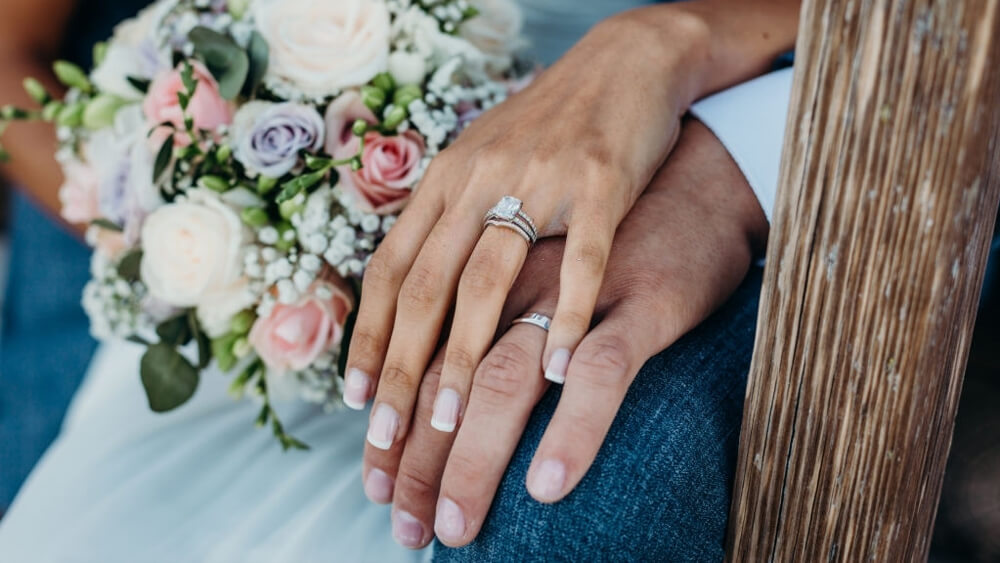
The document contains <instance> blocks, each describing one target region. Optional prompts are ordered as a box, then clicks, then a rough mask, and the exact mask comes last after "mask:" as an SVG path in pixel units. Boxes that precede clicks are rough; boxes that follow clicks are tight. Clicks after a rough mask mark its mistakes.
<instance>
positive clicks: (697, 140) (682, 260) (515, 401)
mask: <svg viewBox="0 0 1000 563" xmlns="http://www.w3.org/2000/svg"><path fill="white" fill-rule="evenodd" d="M766 229H767V223H766V221H765V219H764V215H763V211H762V210H761V209H760V206H759V205H758V203H757V201H756V198H755V197H754V195H753V193H752V191H751V190H750V187H749V186H748V185H747V184H746V181H745V180H744V179H743V176H742V174H741V173H740V171H739V169H738V168H737V166H736V164H735V163H734V162H733V161H732V159H731V158H730V157H729V155H728V154H727V153H726V151H725V149H724V148H723V147H722V145H721V144H720V143H719V142H718V140H717V139H715V137H714V136H713V135H712V134H711V133H710V132H709V131H708V130H707V129H705V127H704V126H702V125H701V124H699V123H697V122H692V123H689V124H686V125H685V127H684V134H683V135H682V137H681V140H680V142H679V144H678V147H677V148H676V149H675V152H674V155H673V156H672V157H671V159H670V161H668V163H667V164H666V165H665V166H664V167H663V168H662V169H661V171H660V172H659V173H658V174H657V176H656V178H655V179H654V180H653V182H652V184H651V185H650V187H649V188H648V190H647V191H646V192H645V193H644V194H643V196H642V198H641V199H640V200H639V201H638V203H637V204H636V206H635V208H634V209H633V210H632V212H631V213H630V214H629V215H628V217H627V218H626V219H625V221H624V222H623V223H622V226H621V229H620V230H619V231H618V234H617V235H616V238H615V241H614V248H613V253H612V256H611V260H610V262H609V264H608V271H607V275H606V276H605V278H604V285H603V287H602V289H601V293H600V298H599V300H598V306H597V319H598V320H597V324H596V326H594V327H593V328H592V329H591V330H590V331H589V333H588V334H587V335H586V338H584V339H583V341H582V343H581V344H580V346H579V347H578V348H577V351H576V354H575V355H574V357H573V360H572V362H570V364H569V370H568V374H567V377H566V384H565V389H564V390H563V392H562V396H561V398H560V401H559V406H558V409H557V410H556V412H555V414H554V416H553V418H552V420H551V422H550V423H549V425H548V429H547V431H546V433H545V435H544V437H543V439H542V441H541V444H540V445H539V447H538V451H537V452H536V454H535V458H534V460H533V462H532V465H531V468H530V470H529V472H528V482H527V487H528V491H529V492H530V493H531V495H532V496H533V497H534V498H536V499H538V500H540V501H542V502H555V501H557V500H559V499H561V498H563V497H564V496H565V495H567V494H568V493H569V492H570V491H571V490H572V489H573V488H574V487H575V486H576V484H577V483H578V482H579V481H580V479H581V478H582V477H583V475H584V473H586V471H587V469H588V467H589V466H590V464H591V463H592V462H593V460H594V458H595V456H596V454H597V451H598V449H599V448H600V446H601V443H602V442H603V440H604V437H605V435H606V433H607V431H608V428H609V427H610V426H611V422H612V421H613V419H614V417H615V415H616V413H617V411H618V408H619V405H620V404H621V402H622V400H623V398H624V396H625V393H626V391H627V390H628V388H629V385H630V384H631V382H632V379H633V378H634V377H635V375H636V373H637V372H638V370H639V368H640V367H641V366H642V365H643V364H644V363H645V362H646V360H647V359H648V358H649V357H651V356H653V355H655V354H656V353H658V352H659V351H661V350H663V349H664V348H666V347H668V346H669V345H671V344H672V343H673V342H674V341H675V340H676V339H677V338H679V337H680V336H681V335H683V334H684V333H685V332H687V331H688V330H690V329H691V328H693V327H694V326H695V325H697V324H698V323H700V322H701V321H702V320H703V319H704V318H706V317H707V316H708V315H709V314H710V313H711V311H712V310H714V309H715V308H716V307H717V306H718V305H720V304H721V303H722V302H723V301H724V300H725V299H726V298H727V296H728V295H729V294H730V293H731V292H732V291H733V290H734V289H735V288H736V287H737V285H738V284H739V283H740V281H741V280H742V279H743V277H744V275H745V273H746V271H747V268H748V267H749V264H750V260H751V256H752V251H751V249H752V247H753V246H754V245H759V244H760V243H761V242H762V240H763V238H764V237H765V236H766V234H765V233H766ZM563 246H564V244H563V241H561V240H557V239H553V240H550V241H544V242H542V243H540V244H539V245H538V246H537V247H536V248H535V249H533V250H532V252H531V254H530V255H529V257H528V260H527V263H526V265H525V268H524V270H523V271H522V273H521V276H520V278H519V279H518V281H517V283H516V284H515V285H514V288H513V290H512V292H511V295H510V299H509V300H508V302H507V304H506V306H505V308H504V314H503V317H502V319H503V322H504V323H505V324H504V326H507V325H508V324H509V323H510V322H511V321H512V320H513V319H516V318H519V317H521V316H524V315H526V314H530V313H533V312H540V313H543V314H546V315H551V314H552V313H553V312H554V311H555V310H556V309H557V301H558V299H557V297H558V292H559V286H558V281H559V279H560V268H559V263H560V260H562V261H563V264H565V260H566V258H565V257H564V256H563ZM563 272H565V266H564V267H563ZM588 328H589V327H588ZM456 338H458V339H459V340H461V339H462V338H463V335H461V334H457V333H456V332H455V331H454V330H453V331H452V336H451V339H450V340H449V342H448V347H449V348H450V347H451V346H453V342H455V339H456ZM544 345H545V332H543V331H542V330H541V329H539V328H537V327H535V326H531V325H525V324H518V325H515V326H513V327H512V328H511V329H510V330H508V331H507V332H506V334H504V335H503V337H502V338H501V339H500V341H499V342H498V343H497V344H496V345H495V346H494V347H493V348H492V350H490V352H489V354H488V355H487V356H486V358H485V360H484V361H483V362H482V364H481V365H479V367H478V370H477V372H476V376H475V382H474V385H473V386H472V392H471V396H470V399H469V405H468V408H467V409H466V412H465V414H464V420H463V423H462V426H461V428H460V429H459V431H458V432H457V435H453V434H445V433H441V432H435V431H434V430H432V429H431V427H430V424H429V422H430V418H431V410H432V405H433V403H434V400H433V397H434V394H435V392H436V390H437V389H438V386H439V383H438V381H437V379H438V375H439V374H440V373H441V371H440V370H441V367H442V365H443V364H446V360H444V358H446V357H448V354H443V355H442V354H439V355H438V357H437V359H436V360H435V362H434V363H433V365H432V367H431V369H430V371H429V373H428V376H427V377H426V378H425V379H424V381H423V384H422V388H421V396H420V399H419V401H418V406H417V412H416V416H415V418H414V421H415V422H414V426H413V428H412V430H411V432H410V434H409V436H408V438H407V441H406V447H405V451H404V452H403V457H402V461H401V463H400V465H399V466H398V468H397V466H396V465H395V464H394V463H392V461H389V462H388V464H385V463H386V461H384V459H385V458H368V460H367V463H366V465H365V469H364V473H365V490H366V492H367V493H368V495H369V497H370V498H372V500H374V501H376V502H383V503H384V502H389V501H390V500H391V501H392V502H393V503H394V508H393V529H394V535H395V537H396V538H397V540H398V541H400V542H401V543H403V544H404V545H406V546H408V547H420V546H423V545H426V544H427V543H428V542H429V541H430V540H431V538H432V537H433V534H432V533H431V530H432V529H434V530H435V531H436V532H437V535H438V538H439V539H440V540H441V541H442V542H444V543H445V544H447V545H450V546H460V545H465V544H467V543H469V542H470V541H472V540H473V539H474V538H475V537H476V535H477V534H478V532H479V529H480V527H481V525H482V523H483V519H484V518H485V516H486V513H487V511H488V509H489V507H490V504H491V502H492V499H493V496H494V494H495V492H496V489H497V486H498V484H499V483H500V479H501V477H502V476H503V474H504V471H505V469H506V467H507V464H508V463H509V461H510V458H511V455H512V453H513V451H514V448H515V447H516V445H517V443H518V441H519V440H520V438H521V434H522V432H523V431H524V428H525V425H526V424H527V421H528V418H529V415H530V413H531V411H532V409H533V408H534V406H535V404H536V403H537V401H538V400H539V399H540V398H541V396H542V393H543V392H544V391H545V389H546V387H547V385H548V384H547V383H546V381H545V380H544V379H543V377H542V370H541V369H540V368H539V359H540V358H541V356H542V352H543V347H544ZM449 353H450V350H449ZM453 442H454V443H453ZM373 459H374V460H375V461H376V462H375V463H373ZM435 513H436V520H435ZM432 522H433V523H434V524H433V528H432Z"/></svg>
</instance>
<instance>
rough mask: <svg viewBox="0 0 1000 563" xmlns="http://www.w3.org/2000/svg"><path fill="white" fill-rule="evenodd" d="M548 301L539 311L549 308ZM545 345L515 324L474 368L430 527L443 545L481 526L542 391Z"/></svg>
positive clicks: (469, 536) (531, 329) (533, 330)
mask: <svg viewBox="0 0 1000 563" xmlns="http://www.w3.org/2000/svg"><path fill="white" fill-rule="evenodd" d="M552 305H554V303H552V304H549V306H548V307H544V308H543V309H541V310H545V311H551V310H552ZM532 310H539V309H537V308H536V309H532ZM544 346H545V332H544V331H542V329H540V328H538V327H535V326H531V325H523V324H520V325H515V326H513V327H512V328H511V329H510V330H509V331H508V332H507V333H506V334H505V335H504V336H503V337H501V339H500V341H499V342H498V343H497V344H496V345H495V346H494V347H493V349H492V350H490V352H489V354H487V355H486V358H485V359H484V360H483V363H482V365H480V366H479V369H478V370H477V371H476V377H475V382H474V384H473V387H472V392H471V395H470V397H469V406H468V409H467V412H466V415H465V419H464V421H463V423H462V428H461V429H460V430H459V431H458V432H457V435H456V438H455V443H454V445H453V446H452V449H451V454H450V455H449V456H448V464H447V465H446V466H445V470H444V475H443V477H442V480H441V494H440V497H439V499H438V504H437V514H436V517H435V521H434V531H435V533H436V534H437V536H438V539H439V540H441V542H442V543H444V544H445V545H449V546H452V547H458V546H462V545H465V544H467V543H469V542H471V541H472V540H473V539H475V537H476V535H478V534H479V530H480V529H481V528H482V525H483V520H484V519H485V518H486V514H487V512H488V511H489V509H490V504H492V502H493V497H494V496H495V495H496V491H497V488H498V487H499V485H500V480H501V479H502V478H503V474H504V471H505V470H506V469H507V465H508V464H509V463H510V459H511V457H512V456H513V455H514V450H515V448H516V447H517V444H518V442H519V441H520V439H521V435H522V434H523V433H524V428H525V427H526V425H527V423H528V418H529V417H530V416H531V411H532V409H533V408H534V406H535V404H536V403H537V402H538V400H539V398H540V397H541V396H542V393H544V392H545V388H546V386H547V383H546V382H545V379H544V378H543V377H542V370H541V368H540V367H539V365H540V362H539V360H540V359H541V355H542V350H543V348H544Z"/></svg>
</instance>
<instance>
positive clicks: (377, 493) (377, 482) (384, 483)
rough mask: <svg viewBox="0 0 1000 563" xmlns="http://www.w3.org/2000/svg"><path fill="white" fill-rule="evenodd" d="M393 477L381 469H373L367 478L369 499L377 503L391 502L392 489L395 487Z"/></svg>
mask: <svg viewBox="0 0 1000 563" xmlns="http://www.w3.org/2000/svg"><path fill="white" fill-rule="evenodd" d="M394 486H395V485H394V483H393V481H392V477H389V476H388V475H386V473H385V471H382V470H381V469H372V470H371V471H369V472H368V477H367V478H366V479H365V495H366V496H367V497H368V500H370V501H372V502H374V503H376V504H389V503H390V502H392V489H393V487H394Z"/></svg>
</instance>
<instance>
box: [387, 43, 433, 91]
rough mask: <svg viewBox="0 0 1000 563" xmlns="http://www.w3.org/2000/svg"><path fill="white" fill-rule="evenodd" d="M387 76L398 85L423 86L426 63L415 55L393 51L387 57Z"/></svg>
mask: <svg viewBox="0 0 1000 563" xmlns="http://www.w3.org/2000/svg"><path fill="white" fill-rule="evenodd" d="M389 74H391V75H392V77H393V78H394V79H395V80H396V82H397V83H398V84H423V82H424V78H427V61H425V60H424V57H423V56H422V55H419V54H417V53H408V52H406V51H395V52H393V53H392V54H391V55H389Z"/></svg>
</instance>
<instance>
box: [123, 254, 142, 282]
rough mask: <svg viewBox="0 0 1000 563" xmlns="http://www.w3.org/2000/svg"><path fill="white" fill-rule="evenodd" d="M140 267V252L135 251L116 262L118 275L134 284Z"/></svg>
mask: <svg viewBox="0 0 1000 563" xmlns="http://www.w3.org/2000/svg"><path fill="white" fill-rule="evenodd" d="M141 265H142V250H139V249H135V250H132V251H131V252H129V253H128V254H126V255H125V256H124V257H122V259H121V261H120V262H118V275H119V276H120V277H121V278H122V279H123V280H126V281H129V282H134V281H138V279H139V268H140V266H141Z"/></svg>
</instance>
